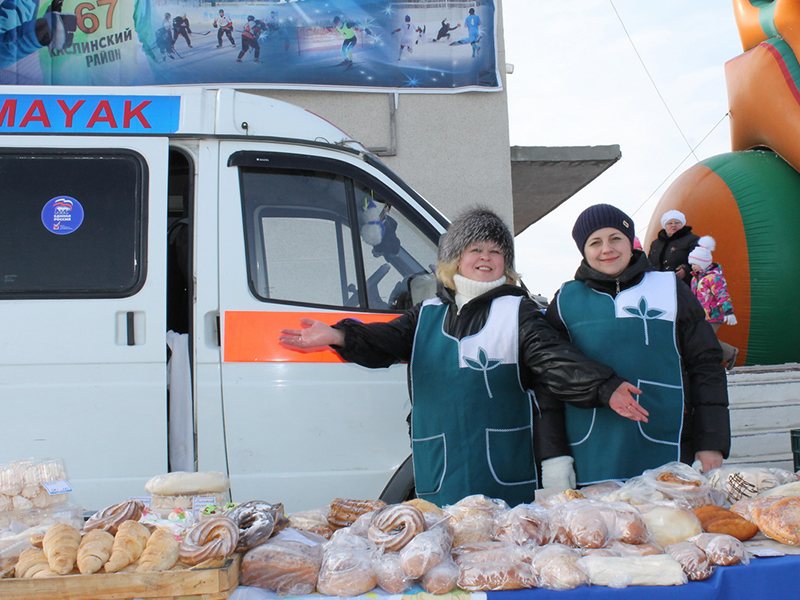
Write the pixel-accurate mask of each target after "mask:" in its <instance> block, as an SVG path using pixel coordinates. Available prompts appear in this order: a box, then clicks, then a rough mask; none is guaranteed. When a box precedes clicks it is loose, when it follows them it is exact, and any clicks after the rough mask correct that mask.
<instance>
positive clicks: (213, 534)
mask: <svg viewBox="0 0 800 600" xmlns="http://www.w3.org/2000/svg"><path fill="white" fill-rule="evenodd" d="M238 543H239V527H238V526H237V525H236V523H235V522H234V521H233V519H230V518H228V517H224V516H215V517H208V518H207V519H203V520H202V521H200V522H199V523H197V524H196V525H194V526H193V527H192V528H191V529H190V530H189V531H188V532H187V533H186V535H185V536H184V538H183V540H182V541H181V543H180V546H179V547H178V556H179V557H180V559H181V561H183V562H184V563H186V564H187V565H198V564H200V563H203V562H205V561H221V560H223V559H225V558H227V557H228V556H230V555H231V554H233V552H234V551H235V550H236V545H237V544H238Z"/></svg>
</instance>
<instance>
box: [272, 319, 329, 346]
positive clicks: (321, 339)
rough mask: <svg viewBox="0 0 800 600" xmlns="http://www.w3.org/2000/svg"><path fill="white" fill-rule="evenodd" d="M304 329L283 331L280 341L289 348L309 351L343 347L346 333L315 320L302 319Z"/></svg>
mask: <svg viewBox="0 0 800 600" xmlns="http://www.w3.org/2000/svg"><path fill="white" fill-rule="evenodd" d="M300 325H301V326H302V327H303V328H302V329H281V335H280V336H279V337H278V340H279V341H280V342H281V343H283V344H286V345H287V346H293V347H295V348H302V349H304V350H308V349H311V348H321V347H325V346H343V345H344V333H343V332H341V331H339V330H338V329H334V328H333V327H331V326H330V325H326V324H325V323H323V322H322V321H315V320H314V319H300Z"/></svg>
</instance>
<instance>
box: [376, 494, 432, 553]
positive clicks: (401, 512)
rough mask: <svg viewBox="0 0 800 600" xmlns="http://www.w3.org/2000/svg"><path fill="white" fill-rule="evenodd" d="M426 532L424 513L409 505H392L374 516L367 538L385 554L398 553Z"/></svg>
mask: <svg viewBox="0 0 800 600" xmlns="http://www.w3.org/2000/svg"><path fill="white" fill-rule="evenodd" d="M423 531H425V517H424V516H423V515H422V512H420V510H419V509H418V508H415V507H414V506H410V505H408V504H392V505H390V506H387V507H386V508H382V509H380V510H379V511H377V512H376V513H375V514H373V515H372V520H371V521H370V524H369V529H368V530H367V537H368V538H369V539H370V540H372V542H373V543H375V545H376V546H378V548H383V550H384V552H396V551H398V550H400V549H402V548H403V546H405V545H406V544H408V542H410V541H411V540H412V539H413V538H414V536H416V535H417V534H419V533H422V532H423Z"/></svg>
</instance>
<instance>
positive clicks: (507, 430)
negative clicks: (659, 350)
mask: <svg viewBox="0 0 800 600" xmlns="http://www.w3.org/2000/svg"><path fill="white" fill-rule="evenodd" d="M521 300H522V298H521V297H520V296H502V297H500V298H496V299H495V300H494V301H493V302H492V305H491V308H490V309H489V315H488V319H487V322H486V325H485V326H484V327H483V329H482V330H481V331H479V332H477V333H476V334H474V335H471V336H467V337H465V338H464V339H462V340H458V339H456V338H455V337H453V336H451V335H448V334H447V333H445V331H444V320H445V316H446V314H447V309H448V307H447V306H446V305H444V304H442V302H441V300H438V299H436V300H428V301H426V302H425V303H423V306H422V308H421V310H420V314H419V322H418V324H417V331H416V334H415V337H414V351H413V353H412V356H411V390H412V395H413V399H414V408H413V411H412V415H411V437H412V448H413V457H414V483H415V485H416V492H417V496H419V497H420V498H424V499H425V500H429V501H430V502H433V503H435V504H438V505H440V506H443V505H447V504H453V503H455V502H458V501H459V500H461V499H462V498H464V497H465V496H470V495H472V494H484V495H486V496H489V497H491V498H501V499H503V500H505V501H506V502H508V504H509V505H511V506H516V505H517V504H520V503H523V502H533V499H534V492H535V490H536V487H537V485H536V466H535V461H534V456H533V412H532V411H533V405H532V403H531V397H530V396H529V394H528V392H526V391H525V390H524V389H523V388H522V385H521V383H520V377H519V365H518V353H519V304H520V301H521Z"/></svg>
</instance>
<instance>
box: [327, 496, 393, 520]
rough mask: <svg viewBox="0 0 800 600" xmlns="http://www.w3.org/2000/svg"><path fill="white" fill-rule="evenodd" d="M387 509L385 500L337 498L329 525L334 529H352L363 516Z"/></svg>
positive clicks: (332, 504)
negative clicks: (351, 526)
mask: <svg viewBox="0 0 800 600" xmlns="http://www.w3.org/2000/svg"><path fill="white" fill-rule="evenodd" d="M385 507H386V502H384V501H383V500H352V499H350V498H336V499H335V500H334V501H333V502H331V508H330V512H329V513H328V523H329V524H330V525H332V526H333V527H350V525H352V524H353V523H355V521H356V519H358V517H360V516H361V515H363V514H366V513H368V512H373V511H376V510H380V509H382V508H385Z"/></svg>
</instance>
